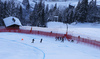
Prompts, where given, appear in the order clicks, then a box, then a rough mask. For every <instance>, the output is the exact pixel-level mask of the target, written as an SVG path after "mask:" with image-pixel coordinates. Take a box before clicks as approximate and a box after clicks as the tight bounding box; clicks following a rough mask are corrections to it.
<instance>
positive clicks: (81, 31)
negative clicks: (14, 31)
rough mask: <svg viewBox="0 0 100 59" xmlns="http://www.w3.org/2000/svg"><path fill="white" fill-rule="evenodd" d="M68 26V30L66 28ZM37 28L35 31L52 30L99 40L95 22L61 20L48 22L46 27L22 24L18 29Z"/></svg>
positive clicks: (98, 25) (98, 26)
mask: <svg viewBox="0 0 100 59" xmlns="http://www.w3.org/2000/svg"><path fill="white" fill-rule="evenodd" d="M67 26H68V30H67ZM31 27H32V30H37V31H44V32H51V31H52V32H53V33H62V34H66V32H67V31H68V34H70V35H72V36H76V37H78V36H80V37H82V38H88V39H91V40H97V41H100V36H99V35H100V24H97V23H77V24H75V23H72V24H67V25H66V24H64V23H61V22H48V23H47V28H45V27H34V26H22V27H20V29H24V30H31Z"/></svg>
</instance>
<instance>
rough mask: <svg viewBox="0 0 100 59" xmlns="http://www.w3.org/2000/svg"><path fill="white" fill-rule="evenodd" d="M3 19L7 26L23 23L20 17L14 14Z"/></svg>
mask: <svg viewBox="0 0 100 59" xmlns="http://www.w3.org/2000/svg"><path fill="white" fill-rule="evenodd" d="M3 21H4V23H5V26H6V27H8V26H11V25H19V26H21V25H22V24H21V22H20V21H19V19H18V18H16V17H12V16H11V17H7V18H4V19H3Z"/></svg>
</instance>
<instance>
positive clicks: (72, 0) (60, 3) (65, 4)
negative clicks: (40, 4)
mask: <svg viewBox="0 0 100 59" xmlns="http://www.w3.org/2000/svg"><path fill="white" fill-rule="evenodd" d="M1 1H3V2H4V1H10V0H1ZM22 1H23V0H15V2H16V3H22ZM34 1H36V0H29V2H30V5H31V6H32V7H34V5H35V2H34ZM38 1H40V0H38ZM78 1H79V0H67V1H45V4H46V5H47V4H48V5H49V7H50V8H51V7H52V6H54V5H55V4H57V6H58V7H63V8H65V7H68V6H69V4H70V5H73V6H77V3H78ZM88 1H89V2H90V1H91V0H88ZM97 5H100V0H97Z"/></svg>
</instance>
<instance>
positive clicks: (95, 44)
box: [0, 29, 100, 49]
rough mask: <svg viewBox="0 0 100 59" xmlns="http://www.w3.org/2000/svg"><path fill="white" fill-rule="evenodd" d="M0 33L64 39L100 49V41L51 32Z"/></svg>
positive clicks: (19, 30)
mask: <svg viewBox="0 0 100 59" xmlns="http://www.w3.org/2000/svg"><path fill="white" fill-rule="evenodd" d="M0 32H16V33H26V34H36V35H44V36H50V37H63V38H64V37H65V38H66V39H67V40H68V41H71V40H74V41H76V42H77V43H84V44H87V45H90V46H93V47H96V48H99V49H100V41H96V40H91V39H87V38H81V37H80V36H78V37H75V36H72V35H69V34H67V33H66V34H61V33H52V31H51V32H43V31H36V30H23V29H0Z"/></svg>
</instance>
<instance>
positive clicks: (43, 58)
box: [0, 38, 45, 59]
mask: <svg viewBox="0 0 100 59" xmlns="http://www.w3.org/2000/svg"><path fill="white" fill-rule="evenodd" d="M0 40H3V41H4V40H5V41H7V42H8V41H11V42H16V43H18V44H22V45H25V46H28V47H32V48H34V49H33V50H35V49H36V50H37V51H39V52H41V53H42V54H43V57H42V59H45V53H44V52H43V51H42V50H41V49H39V48H37V47H35V46H32V45H29V44H26V43H23V42H18V41H16V40H9V39H4V38H0ZM35 52H36V51H35Z"/></svg>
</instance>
